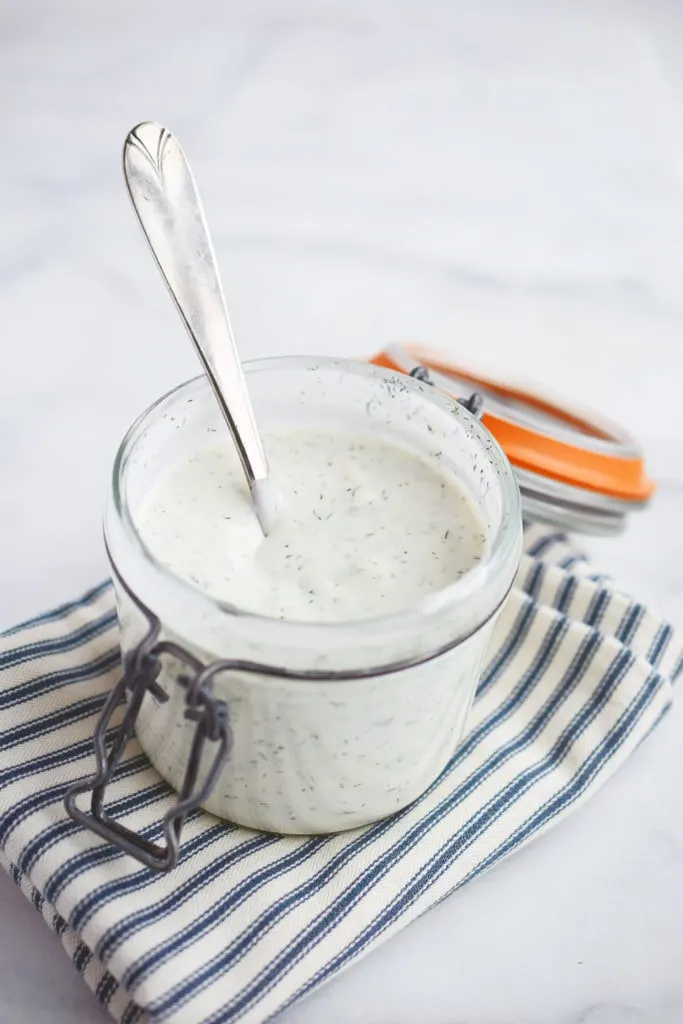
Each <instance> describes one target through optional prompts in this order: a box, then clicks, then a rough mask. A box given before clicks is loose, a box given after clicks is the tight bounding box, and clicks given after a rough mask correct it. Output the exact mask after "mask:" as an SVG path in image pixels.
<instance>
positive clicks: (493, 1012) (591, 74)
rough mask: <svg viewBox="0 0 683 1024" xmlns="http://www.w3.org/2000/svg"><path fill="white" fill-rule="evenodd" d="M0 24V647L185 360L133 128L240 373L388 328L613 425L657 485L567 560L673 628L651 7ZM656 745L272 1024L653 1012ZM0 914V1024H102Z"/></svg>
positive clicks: (659, 860)
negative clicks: (144, 127) (195, 181)
mask: <svg viewBox="0 0 683 1024" xmlns="http://www.w3.org/2000/svg"><path fill="white" fill-rule="evenodd" d="M4 7H5V9H3V12H2V16H1V31H0V90H1V91H2V95H3V97H5V99H4V101H3V103H2V106H1V108H0V126H1V127H2V136H3V140H4V143H5V144H4V146H3V159H2V162H1V163H0V223H1V224H2V231H1V232H0V314H1V315H2V322H3V328H4V345H3V372H2V374H0V397H1V399H2V400H1V401H0V437H1V438H2V444H1V445H0V473H1V474H2V481H3V486H2V487H1V488H0V528H1V529H0V536H1V537H2V545H1V548H0V555H1V557H0V579H1V583H2V585H1V586H0V628H2V627H3V626H9V625H11V624H13V623H14V622H15V621H17V620H18V619H20V618H22V617H26V616H28V615H31V614H33V613H35V612H37V611H39V610H41V609H42V608H44V607H46V606H49V605H51V604H54V603H58V602H59V601H61V600H63V599H65V598H67V597H69V596H71V595H74V594H77V593H78V591H79V589H84V588H85V587H87V586H89V585H91V584H92V583H93V582H94V581H96V580H97V579H99V578H101V577H103V576H104V574H105V572H106V569H105V561H104V554H103V550H102V544H101V532H100V515H101V507H102V501H103V495H104V491H105V485H106V481H107V475H108V467H109V464H110V461H111V458H112V456H113V453H114V451H115V448H116V446H117V444H118V441H119V439H120V437H121V435H122V433H123V432H124V430H125V429H126V427H127V426H128V424H129V423H130V421H131V420H132V419H133V418H134V417H135V416H136V415H137V413H138V412H139V411H140V410H141V409H142V408H144V407H145V406H146V405H148V404H149V402H150V401H151V400H153V399H154V398H155V397H156V396H157V395H158V394H160V393H161V392H162V391H165V390H167V389H168V388H169V387H171V386H172V385H174V384H176V383H177V382H178V381H179V380H181V379H183V378H186V377H188V376H191V375H193V374H194V373H195V372H196V364H195V362H194V360H193V357H192V354H191V351H190V347H189V346H188V345H187V342H186V340H185V339H184V338H183V337H181V335H180V332H181V330H182V328H181V327H180V326H179V323H178V322H177V318H176V316H175V313H174V312H173V310H172V308H171V306H170V304H169V303H168V299H167V297H166V295H165V294H164V291H163V287H162V285H161V284H160V282H159V280H158V276H157V274H156V271H155V270H154V268H153V266H152V264H151V261H150V260H149V256H148V254H147V252H146V251H145V248H144V245H143V242H142V239H141V237H140V235H139V229H138V227H137V225H136V223H135V220H134V217H133V215H132V212H131V211H130V209H129V208H128V201H127V198H126V196H125V193H124V188H123V182H122V176H121V170H120V148H121V145H122V142H123V139H124V137H125V134H126V132H127V131H128V130H129V128H131V127H132V125H133V124H135V123H136V122H138V121H140V120H143V119H146V118H155V119H158V120H160V121H162V122H166V123H167V124H168V125H169V127H170V128H172V130H174V131H175V132H177V134H178V135H179V137H180V138H181V139H182V142H183V144H184V146H185V147H186V149H187V151H188V153H189V155H190V159H191V160H192V163H193V166H194V168H195V170H196V173H197V176H198V178H199V183H200V187H201V189H202V192H203V195H204V200H205V204H206V208H207V212H208V216H209V219H210V223H211V226H212V230H213V233H214V236H215V240H216V248H217V253H218V257H219V260H220V263H221V267H222V270H223V275H224V279H225V284H226V289H227V291H228V292H229V295H230V307H231V310H232V311H233V321H234V326H235V330H236V333H237V335H238V337H239V340H240V347H241V350H242V351H243V352H244V353H245V355H246V356H257V355H265V354H279V353H284V352H320V353H325V354H339V355H356V354H360V355H362V354H365V353H369V352H371V351H372V350H374V349H376V348H378V347H380V346H381V345H383V344H384V343H386V342H388V341H396V340H414V339H420V340H424V341H427V342H429V343H431V344H434V345H441V346H444V347H447V348H449V349H450V350H451V351H452V352H453V353H454V354H455V355H458V356H460V357H461V358H463V359H464V358H467V359H468V360H470V361H472V362H474V363H475V364H476V365H478V366H480V367H481V368H483V369H489V370H491V369H493V370H497V371H498V372H501V371H503V372H506V373H513V374H514V375H516V376H519V377H524V378H531V379H532V380H535V381H536V382H538V383H540V384H542V385H543V384H546V385H549V386H551V387H553V388H555V389H559V390H560V391H563V392H566V393H567V394H568V395H570V396H574V397H577V398H579V399H580V400H583V401H584V402H585V403H586V404H589V405H600V406H601V407H602V408H603V411H604V412H605V413H606V414H607V415H609V416H611V417H613V418H616V419H620V420H623V421H624V422H625V423H627V424H629V425H630V426H631V428H632V429H633V430H634V431H635V432H636V433H638V434H639V436H640V437H641V438H642V440H643V443H644V445H645V449H646V452H647V455H648V458H649V462H650V466H651V470H652V473H653V475H655V477H657V478H658V479H659V481H660V485H661V488H660V494H659V497H658V499H657V501H656V503H655V504H654V505H653V507H652V509H651V510H650V511H649V512H648V513H647V514H646V515H643V516H640V517H637V518H634V520H633V522H632V524H631V527H630V529H629V532H628V533H627V534H626V535H625V536H624V537H622V538H620V539H618V540H612V541H599V542H598V541H595V542H591V543H590V544H589V548H590V550H591V553H592V554H593V555H594V557H595V559H596V560H598V561H599V562H600V565H601V567H604V568H606V569H607V570H608V571H610V572H611V573H612V574H613V575H614V576H615V577H617V578H618V579H619V580H620V581H621V582H622V583H623V585H624V586H627V587H628V588H629V589H631V590H633V591H634V592H636V593H637V594H638V595H639V596H640V597H642V598H643V599H645V600H648V601H651V602H653V603H655V604H656V605H657V606H658V607H659V608H661V609H662V611H663V612H664V613H665V614H667V615H668V616H669V617H670V618H671V619H672V620H673V621H675V622H683V570H682V569H681V567H682V566H683V533H682V532H681V530H680V523H681V518H682V514H683V441H682V440H681V438H683V403H681V401H680V395H679V392H680V371H681V368H682V363H681V337H682V336H683V299H682V298H681V295H682V292H681V280H682V279H683V246H681V243H680V239H681V237H682V236H683V187H682V181H681V167H682V166H683V163H682V154H683V117H682V116H681V114H682V110H681V107H682V101H683V72H682V71H681V62H680V52H681V47H682V46H683V7H681V5H680V4H677V3H675V2H674V0H573V2H569V0H553V2H551V3H542V2H541V0H515V2H514V3H510V2H505V0H487V2H485V3H483V4H471V3H467V2H466V0H419V2H418V0H395V2H392V3H390V2H389V0H373V3H367V2H364V0H344V2H343V3H342V2H341V0H253V2H251V0H250V2H247V0H243V2H242V3H233V4H217V3H213V2H211V0H195V2H193V3H192V4H191V5H188V4H181V3H179V2H178V0H171V2H166V3H163V2H162V0H146V2H145V3H144V4H138V3H134V2H133V0H122V2H119V3H114V0H103V2H101V3H98V4H90V5H87V4H83V3H80V2H78V0H64V2H63V3H61V4H60V5H58V6H56V5H53V4H51V3H49V2H48V0H25V2H24V3H22V4H15V5H11V6H10V5H4ZM589 364H590V370H589V368H588V367H589ZM682 728H683V711H682V710H681V708H680V706H674V709H673V711H672V712H671V714H670V715H668V716H667V720H666V721H665V722H663V723H662V725H661V726H660V728H659V729H658V730H657V734H656V735H655V736H653V737H652V738H651V739H650V740H648V741H647V742H646V743H645V744H643V746H642V747H641V749H640V750H639V751H638V752H637V754H636V755H635V756H634V757H633V758H632V760H631V761H630V763H629V764H627V765H626V767H625V768H624V770H623V771H622V772H621V773H620V774H619V776H618V777H617V778H615V779H614V780H613V781H612V782H611V783H610V784H609V785H608V786H607V787H606V789H605V790H604V791H603V792H602V793H600V794H599V795H598V796H597V797H596V799H595V800H594V801H593V802H592V803H590V804H589V805H588V806H587V807H585V808H584V809H582V810H581V812H579V813H577V814H576V815H573V816H572V817H571V818H570V819H568V820H567V821H566V822H564V823H563V824H561V825H560V826H558V827H557V828H555V829H554V830H553V831H552V832H551V833H549V834H548V835H547V836H546V837H545V838H543V839H540V840H539V841H537V842H535V843H533V844H532V845H531V846H529V847H528V848H527V849H526V850H524V851H523V852H521V853H520V854H518V855H517V856H516V857H514V858H512V859H511V860H509V861H508V862H506V863H505V864H503V865H501V866H499V867H498V868H497V869H496V870H495V871H494V872H492V873H491V874H490V875H488V876H486V877H483V878H481V879H479V880H478V881H476V882H475V883H473V884H472V885H470V886H468V887H466V888H465V889H464V890H463V891H462V892H461V893H459V894H458V895H457V896H455V897H454V898H452V899H450V900H447V901H445V902H444V903H443V904H442V905H441V906H439V907H438V908H436V909H435V910H434V911H432V912H431V913H430V914H428V915H427V916H425V917H424V918H422V919H421V920H420V921H418V922H417V923H416V924H414V925H412V926H411V927H410V928H409V929H407V930H406V931H405V932H403V933H402V934H401V935H399V936H397V937H395V938H394V939H393V940H392V941H390V942H388V943H386V944H385V945H384V946H383V947H382V948H380V949H379V950H378V951H376V952H375V953H373V954H372V955H371V956H369V957H368V958H367V959H366V960H364V961H363V962H362V963H361V964H359V965H357V966H356V967H354V968H353V969H351V970H349V971H348V972H347V973H345V974H344V975H343V976H342V977H340V978H338V979H337V980H335V981H334V982H332V983H331V984H330V985H329V986H328V987H327V988H325V989H324V990H322V991H320V992H319V993H317V994H315V995H314V996H312V997H311V998H310V999H309V1000H308V1001H306V1002H304V1003H303V1004H302V1005H301V1006H299V1007H295V1008H293V1009H292V1010H290V1011H288V1012H287V1013H285V1014H284V1015H283V1017H282V1020H283V1022H286V1024H317V1022H319V1021H321V1020H324V1021H325V1022H326V1024H342V1022H344V1024H347V1022H349V1021H354V1022H358V1024H415V1022H416V1021H420V1022H424V1024H679V1022H680V1021H681V1020H683V984H682V982H681V963H683V795H682V790H681V786H680V782H679V779H680V776H681V772H683V746H682V745H681V743H680V731H681V729H682ZM0 901H1V905H2V914H1V915H0V980H1V984H0V1022H4V1021H8V1022H9V1021H12V1022H13V1021H15V1020H18V1019H21V1018H23V1019H29V1020H33V1019H35V1020H43V1019H44V1020H47V1019H49V1020H50V1021H51V1022H54V1024H60V1022H64V1024H66V1022H67V1021H69V1022H71V1024H74V1022H76V1024H85V1022H86V1021H87V1022H89V1024H90V1022H94V1021H96V1020H104V1019H105V1017H104V1014H103V1013H102V1012H101V1011H100V1010H99V1008H98V1007H97V1005H96V1004H95V1002H94V1000H93V998H92V996H90V994H89V993H88V992H87V991H86V990H85V989H84V988H83V987H82V983H81V981H80V980H79V979H78V978H77V976H76V975H75V973H74V972H73V969H72V967H71V966H70V964H69V963H68V960H67V958H66V957H65V956H64V954H63V953H62V952H61V951H60V950H59V943H58V940H57V939H56V938H55V937H54V936H53V935H51V934H49V932H48V930H47V928H46V927H45V926H44V924H43V923H42V922H41V921H40V918H39V916H38V915H36V914H35V911H34V910H33V908H31V907H30V906H29V905H28V903H26V901H25V900H24V899H23V897H21V896H20V894H19V893H17V892H15V891H14V890H13V887H12V884H11V882H10V881H9V880H8V879H7V878H6V877H5V876H4V875H0Z"/></svg>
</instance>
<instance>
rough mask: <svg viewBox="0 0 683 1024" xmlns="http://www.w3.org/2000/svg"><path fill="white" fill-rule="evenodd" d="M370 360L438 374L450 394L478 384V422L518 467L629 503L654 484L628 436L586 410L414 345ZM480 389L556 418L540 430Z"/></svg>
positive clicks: (641, 499) (651, 490) (645, 496)
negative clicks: (553, 425) (553, 426)
mask: <svg viewBox="0 0 683 1024" xmlns="http://www.w3.org/2000/svg"><path fill="white" fill-rule="evenodd" d="M371 362H372V363H374V364H375V365H377V366H384V367H386V368H387V369H390V370H396V371H398V372H399V373H407V374H409V373H411V372H412V371H413V370H414V369H415V368H416V367H417V366H425V367H426V368H427V369H428V370H430V371H433V372H434V373H435V374H437V375H438V378H439V379H436V380H434V383H435V385H436V386H437V387H440V388H441V389H443V390H444V391H446V392H447V393H448V394H450V395H451V396H452V397H460V396H459V395H456V394H454V389H455V388H456V387H457V385H461V384H462V383H465V384H469V385H472V386H473V387H474V388H482V389H483V390H484V392H485V396H484V411H483V415H482V422H483V423H484V424H485V426H486V427H487V428H488V429H489V430H490V431H491V433H492V434H493V436H494V437H495V438H496V440H497V441H498V443H499V444H500V446H501V448H502V449H503V451H504V452H505V454H506V455H507V457H508V458H509V460H510V462H511V463H512V465H513V466H517V467H518V468H519V469H523V470H527V471H528V472H531V473H537V474H539V475H540V476H544V477H549V478H550V479H552V480H558V481H560V482H561V483H565V484H569V485H571V486H573V487H578V488H582V489H584V490H588V491H593V492H595V493H597V494H602V495H605V496H607V497H610V498H616V499H618V500H621V501H625V502H629V503H634V504H641V503H644V502H646V501H647V500H648V499H649V498H650V497H651V496H652V494H653V493H654V489H655V488H654V484H653V482H652V481H651V480H650V479H648V477H647V475H646V472H645V465H644V461H643V457H642V454H641V452H640V450H639V449H638V448H637V446H636V445H635V443H634V442H633V440H632V438H630V437H629V436H628V435H627V434H625V433H623V432H622V431H621V430H620V429H619V428H617V427H615V426H613V425H612V424H609V425H608V424H606V423H603V422H602V421H601V420H600V419H599V418H598V417H596V416H593V415H592V414H590V413H584V412H581V413H576V412H573V411H572V410H570V409H569V408H567V407H566V406H564V405H560V404H558V403H556V402H554V401H550V400H549V399H547V398H545V397H543V396H541V395H538V394H534V393H533V392H531V391H527V390H526V389H521V388H519V387H516V386H508V385H506V384H504V383H501V382H499V381H493V380H490V379H487V378H486V377H481V376H478V375H475V374H473V373H471V372H470V371H469V370H464V369H462V368H461V367H459V366H455V365H453V364H452V363H449V362H447V361H446V360H445V359H444V358H443V357H442V356H441V355H440V354H439V353H437V352H433V351H431V350H429V349H425V348H423V347H421V346H417V345H396V346H392V347H391V348H389V349H386V350H385V351H383V352H380V353H379V354H378V355H376V356H374V357H373V358H372V359H371ZM486 393H488V394H489V395H490V396H494V397H496V396H497V397H498V398H500V399H502V400H505V401H506V402H512V403H514V404H515V405H517V406H519V407H522V408H523V407H525V406H526V407H527V408H530V409H531V410H535V411H536V412H537V413H541V414H544V415H545V416H546V417H551V418H552V419H553V420H555V421H557V422H558V429H557V430H554V431H553V432H551V433H550V432H546V431H545V430H541V429H538V428H537V427H536V426H531V425H529V424H528V423H524V422H520V420H519V419H516V418H515V417H514V415H507V414H506V410H503V411H501V409H500V408H495V409H491V408H489V407H487V401H486ZM500 404H502V403H500ZM521 418H522V419H523V417H521Z"/></svg>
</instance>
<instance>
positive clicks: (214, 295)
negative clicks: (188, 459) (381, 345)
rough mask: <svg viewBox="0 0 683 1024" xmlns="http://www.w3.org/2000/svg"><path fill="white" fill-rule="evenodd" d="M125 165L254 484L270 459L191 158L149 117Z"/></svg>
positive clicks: (134, 135)
mask: <svg viewBox="0 0 683 1024" xmlns="http://www.w3.org/2000/svg"><path fill="white" fill-rule="evenodd" d="M123 172H124V175H125V179H126V185H127V186H128V192H129V194H130V198H131V201H132V203H133V206H134V208H135V212H136V214H137V216H138V220H139V221H140V225H141V227H142V230H143V232H144V234H145V237H146V238H147V241H148V242H149V246H150V248H151V250H152V255H153V256H154V259H155V261H156V263H157V266H158V267H159V270H160V271H161V274H162V277H163V278H164V280H165V281H166V284H167V285H168V289H169V291H170V293H171V296H172V298H173V301H174V302H175V304H176V306H177V307H178V312H179V313H180V315H181V317H182V318H183V321H184V323H185V326H186V327H187V330H188V332H189V334H190V337H191V338H192V341H193V342H194V346H195V348H196V350H197V352H198V354H199V358H200V359H201V361H202V364H203V366H204V369H205V371H206V374H207V376H208V378H209V381H210V382H211V386H212V388H213V390H214V393H215V395H216V399H217V400H218V403H219V405H220V408H221V412H222V413H223V416H224V417H225V420H226V422H227V424H228V426H229V428H230V432H231V434H232V436H233V439H234V442H235V445H236V447H237V451H238V452H239V456H240V459H241V460H242V465H243V466H244V471H245V473H246V475H247V479H248V481H249V484H250V486H251V487H252V489H253V487H254V484H255V483H256V482H258V481H262V480H265V479H266V478H267V476H268V463H267V461H266V456H265V453H264V451H263V446H262V444H261V439H260V437H259V434H258V430H257V428H256V421H255V419H254V413H253V410H252V407H251V401H250V399H249V394H248V392H247V386H246V382H245V379H244V372H243V370H242V363H241V361H240V358H239V355H238V353H237V348H236V346H235V340H234V337H233V333H232V328H231V326H230V319H229V317H228V311H227V309H226V305H225V298H224V296H223V289H222V287H221V282H220V277H219V275H218V268H217V266H216V257H215V255H214V251H213V245H212V243H211V237H210V235H209V231H208V228H207V226H206V220H205V218H204V210H203V207H202V203H201V199H200V198H199V193H198V191H197V186H196V185H195V182H194V178H193V177H192V171H191V170H190V165H189V164H188V162H187V159H186V157H185V154H184V153H183V151H182V149H181V148H180V145H179V143H178V140H177V139H176V138H175V137H174V136H173V135H172V134H171V133H170V132H169V131H168V130H167V129H166V128H164V127H163V126H162V125H160V124H156V123H154V122H152V121H146V122H144V123H143V124H139V125H137V127H135V128H133V130H132V131H131V132H129V134H128V137H127V139H126V141H125V144H124V147H123Z"/></svg>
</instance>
